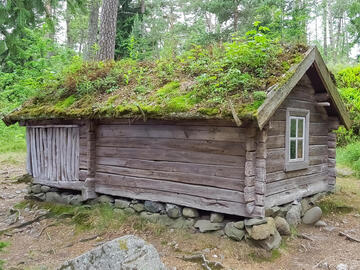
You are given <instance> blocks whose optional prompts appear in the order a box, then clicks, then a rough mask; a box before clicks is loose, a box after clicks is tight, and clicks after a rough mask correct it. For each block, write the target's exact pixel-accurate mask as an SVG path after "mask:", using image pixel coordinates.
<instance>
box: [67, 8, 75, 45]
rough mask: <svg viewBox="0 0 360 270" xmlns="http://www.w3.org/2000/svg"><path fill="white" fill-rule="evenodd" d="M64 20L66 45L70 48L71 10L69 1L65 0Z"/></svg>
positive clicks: (71, 40)
mask: <svg viewBox="0 0 360 270" xmlns="http://www.w3.org/2000/svg"><path fill="white" fill-rule="evenodd" d="M65 22H66V45H67V47H68V48H70V49H72V48H73V46H74V41H73V39H72V37H71V31H70V30H71V26H70V23H71V12H70V7H69V1H66V10H65Z"/></svg>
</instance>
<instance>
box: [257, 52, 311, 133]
mask: <svg viewBox="0 0 360 270" xmlns="http://www.w3.org/2000/svg"><path fill="white" fill-rule="evenodd" d="M314 59H315V50H314V49H313V48H312V49H310V50H309V51H308V52H307V53H306V54H305V57H304V60H303V61H302V62H300V63H299V64H297V65H295V66H294V67H292V68H291V69H290V70H289V71H288V72H287V74H292V75H291V76H290V78H289V79H286V81H285V82H282V83H279V84H278V85H276V86H274V87H273V88H272V90H271V92H270V93H269V94H268V97H267V98H266V99H265V102H264V103H263V104H262V105H261V106H260V108H259V109H258V112H257V120H258V125H259V127H260V129H262V128H263V127H264V126H265V124H266V123H267V122H268V121H269V119H270V118H271V117H272V115H273V114H274V113H275V111H276V110H277V109H278V108H279V106H280V105H281V104H282V103H283V101H284V100H285V99H286V97H287V96H288V95H289V94H290V92H291V90H292V89H293V88H294V87H295V85H296V84H297V83H298V82H299V81H300V80H301V78H302V77H303V76H304V74H305V72H306V71H307V70H308V69H309V67H310V66H311V65H312V63H313V62H314Z"/></svg>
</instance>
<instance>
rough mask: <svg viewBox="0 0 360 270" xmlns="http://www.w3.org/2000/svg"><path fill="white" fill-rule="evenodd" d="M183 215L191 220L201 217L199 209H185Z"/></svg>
mask: <svg viewBox="0 0 360 270" xmlns="http://www.w3.org/2000/svg"><path fill="white" fill-rule="evenodd" d="M182 214H183V216H184V217H189V218H197V217H198V216H199V212H198V210H197V209H194V208H189V207H184V209H183V211H182Z"/></svg>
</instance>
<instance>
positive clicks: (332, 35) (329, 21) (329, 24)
mask: <svg viewBox="0 0 360 270" xmlns="http://www.w3.org/2000/svg"><path fill="white" fill-rule="evenodd" d="M327 9H328V14H327V18H328V28H329V41H330V44H329V45H330V46H329V49H330V50H329V53H330V54H329V56H330V57H331V58H332V60H334V49H335V44H334V31H333V16H332V10H331V1H327Z"/></svg>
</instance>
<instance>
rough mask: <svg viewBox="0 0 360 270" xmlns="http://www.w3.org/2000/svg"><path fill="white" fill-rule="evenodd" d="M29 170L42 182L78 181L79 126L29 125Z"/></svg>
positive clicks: (27, 134)
mask: <svg viewBox="0 0 360 270" xmlns="http://www.w3.org/2000/svg"><path fill="white" fill-rule="evenodd" d="M26 136H27V137H26V141H27V150H28V153H27V169H28V172H29V173H31V174H32V175H33V177H34V178H35V180H37V181H41V182H44V183H46V182H59V181H63V182H68V181H77V180H79V128H78V127H77V126H67V125H66V126H64V125H63V126H61V125H56V126H49V125H46V126H28V127H27V130H26Z"/></svg>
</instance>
